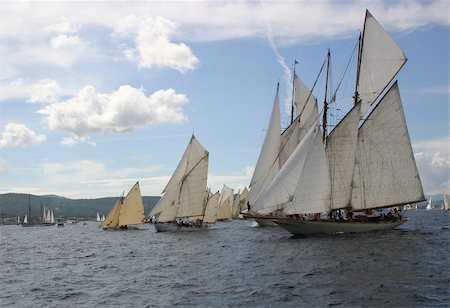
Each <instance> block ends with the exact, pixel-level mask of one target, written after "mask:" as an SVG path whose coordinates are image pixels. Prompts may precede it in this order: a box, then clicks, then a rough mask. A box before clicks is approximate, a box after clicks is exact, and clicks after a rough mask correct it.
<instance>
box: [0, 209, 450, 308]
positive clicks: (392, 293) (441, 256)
mask: <svg viewBox="0 0 450 308" xmlns="http://www.w3.org/2000/svg"><path fill="white" fill-rule="evenodd" d="M404 214H405V215H406V216H409V217H410V221H408V222H407V223H406V224H404V225H402V226H400V227H398V228H397V229H396V230H390V231H383V232H372V233H366V234H338V235H326V236H308V237H294V236H291V235H290V234H289V233H288V232H286V231H284V230H283V229H281V228H279V227H266V228H255V227H252V222H251V221H245V220H233V221H230V222H220V223H217V224H216V225H215V226H214V227H213V228H211V229H210V230H207V231H202V232H192V233H157V232H155V229H154V228H153V226H152V225H144V226H143V228H145V230H141V231H117V232H107V231H102V230H101V229H99V228H98V223H96V222H88V223H86V224H83V223H78V224H77V225H67V224H66V225H65V226H64V227H63V228H57V227H56V226H55V227H45V228H23V227H21V226H2V227H0V246H1V247H0V249H1V252H0V261H1V267H0V306H1V307H100V306H103V307H115V306H121V307H172V306H196V307H238V306H239V307H273V306H275V305H276V306H278V307H328V306H341V307H448V306H449V259H450V257H449V255H450V252H449V235H450V221H449V213H444V212H442V211H440V210H433V211H425V210H417V211H408V212H405V213H404Z"/></svg>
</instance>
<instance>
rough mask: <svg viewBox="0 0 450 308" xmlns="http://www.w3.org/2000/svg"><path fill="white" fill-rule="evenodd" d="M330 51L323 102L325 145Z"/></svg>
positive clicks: (324, 137)
mask: <svg viewBox="0 0 450 308" xmlns="http://www.w3.org/2000/svg"><path fill="white" fill-rule="evenodd" d="M330 56H331V55H330V49H329V48H328V54H327V76H326V80H325V98H324V102H323V118H322V125H323V136H322V141H323V142H324V143H325V140H326V138H327V112H328V103H327V95H328V79H329V74H330Z"/></svg>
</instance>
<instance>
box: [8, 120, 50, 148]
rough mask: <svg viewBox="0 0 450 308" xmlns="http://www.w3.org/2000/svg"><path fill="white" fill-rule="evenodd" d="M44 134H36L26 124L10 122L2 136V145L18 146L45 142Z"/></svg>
mask: <svg viewBox="0 0 450 308" xmlns="http://www.w3.org/2000/svg"><path fill="white" fill-rule="evenodd" d="M45 139H46V137H45V136H44V135H39V134H36V133H35V132H34V131H32V130H31V129H29V128H28V127H26V126H25V125H24V124H19V123H8V124H6V125H5V127H4V129H3V132H2V135H1V137H0V147H18V146H26V145H29V144H40V143H42V142H44V141H45Z"/></svg>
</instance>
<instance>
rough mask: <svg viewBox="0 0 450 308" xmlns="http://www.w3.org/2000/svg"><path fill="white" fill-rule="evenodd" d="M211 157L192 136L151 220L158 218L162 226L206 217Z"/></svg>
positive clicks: (151, 213) (153, 211) (154, 209)
mask: <svg viewBox="0 0 450 308" xmlns="http://www.w3.org/2000/svg"><path fill="white" fill-rule="evenodd" d="M208 157H209V153H208V151H206V150H205V149H204V148H203V147H202V145H201V144H200V143H199V142H198V140H197V139H196V138H195V137H194V136H192V138H191V140H190V141H189V144H188V146H187V148H186V150H185V152H184V154H183V156H182V158H181V160H180V162H179V163H178V166H177V168H176V169H175V171H174V173H173V175H172V177H171V179H170V180H169V182H168V184H167V185H166V188H165V189H164V191H163V194H164V195H163V196H162V197H161V199H160V200H159V201H158V203H157V204H156V206H155V207H154V208H153V209H152V211H151V212H150V214H149V216H150V217H151V216H153V215H155V216H156V217H157V220H158V221H159V222H169V221H173V220H175V219H176V218H177V217H194V216H195V217H200V216H203V215H204V210H205V200H206V194H207V191H206V182H207V175H208Z"/></svg>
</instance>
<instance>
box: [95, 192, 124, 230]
mask: <svg viewBox="0 0 450 308" xmlns="http://www.w3.org/2000/svg"><path fill="white" fill-rule="evenodd" d="M121 204H122V198H118V199H117V201H116V203H115V204H114V206H113V208H112V209H111V211H109V213H108V215H106V218H105V220H104V221H102V223H101V224H100V227H109V228H115V227H117V225H118V224H119V209H120V205H121Z"/></svg>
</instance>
